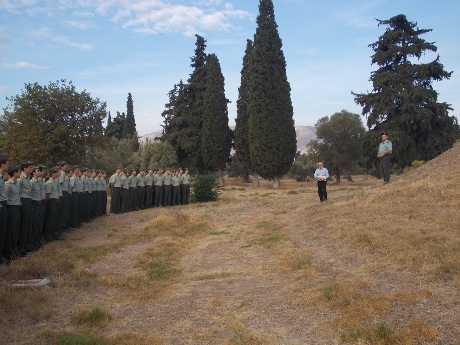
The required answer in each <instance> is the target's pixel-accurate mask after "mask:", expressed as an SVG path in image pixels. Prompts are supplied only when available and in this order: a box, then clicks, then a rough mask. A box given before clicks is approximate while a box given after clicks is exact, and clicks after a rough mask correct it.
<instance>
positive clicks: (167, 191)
mask: <svg viewBox="0 0 460 345" xmlns="http://www.w3.org/2000/svg"><path fill="white" fill-rule="evenodd" d="M163 206H171V185H169V184H168V185H163Z"/></svg>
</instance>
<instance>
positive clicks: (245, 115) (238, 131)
mask: <svg viewBox="0 0 460 345" xmlns="http://www.w3.org/2000/svg"><path fill="white" fill-rule="evenodd" d="M252 48H253V42H252V41H251V40H247V42H246V51H245V53H244V57H243V68H242V69H241V84H240V87H239V88H238V100H237V101H236V119H235V151H236V155H237V157H238V161H239V163H240V164H241V165H242V166H243V168H244V170H245V171H246V173H245V179H246V180H249V173H250V172H251V168H252V164H251V153H250V151H249V124H248V123H249V76H250V74H249V59H250V56H251V52H252Z"/></svg>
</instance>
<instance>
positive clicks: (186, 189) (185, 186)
mask: <svg viewBox="0 0 460 345" xmlns="http://www.w3.org/2000/svg"><path fill="white" fill-rule="evenodd" d="M190 181H191V177H190V174H189V173H188V169H185V172H184V173H183V174H182V192H183V194H182V205H188V204H189V202H190Z"/></svg>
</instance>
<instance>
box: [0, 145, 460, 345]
mask: <svg viewBox="0 0 460 345" xmlns="http://www.w3.org/2000/svg"><path fill="white" fill-rule="evenodd" d="M459 155H460V146H456V147H454V148H453V149H452V150H450V151H448V152H446V153H444V154H443V155H441V156H439V157H437V158H436V159H434V160H433V161H430V162H428V163H426V164H425V165H423V166H421V167H419V168H417V169H415V170H413V171H410V172H409V173H407V174H403V175H400V176H392V180H391V183H390V184H388V185H385V186H384V185H383V182H382V181H381V180H380V181H379V180H376V179H373V178H369V179H367V180H365V179H364V177H363V176H355V177H354V182H348V181H343V182H342V184H341V185H334V184H330V185H329V186H328V189H329V200H328V201H327V202H326V203H320V202H319V199H318V196H317V194H316V186H315V183H314V182H303V183H298V182H295V181H290V180H282V185H281V188H280V189H279V190H273V189H272V188H271V183H270V182H268V181H262V183H261V187H260V188H258V189H254V188H253V187H252V185H249V184H244V183H243V182H241V181H239V180H231V179H228V180H227V181H226V182H227V186H226V187H225V188H224V189H223V191H222V195H221V197H220V200H219V201H217V202H215V203H209V204H192V205H189V206H185V207H183V206H180V207H176V208H162V209H149V210H143V211H138V212H131V213H128V214H124V215H113V216H107V217H104V218H101V219H98V220H96V221H94V222H92V223H90V224H86V225H85V226H84V227H83V228H82V229H79V230H76V231H73V232H69V233H66V234H65V236H64V240H62V241H56V242H53V243H50V244H48V245H47V246H45V247H44V248H42V249H41V250H40V251H38V252H35V253H32V254H29V255H28V256H27V257H25V258H21V259H19V260H17V261H14V262H12V263H11V265H10V266H1V267H0V278H1V281H0V344H96V345H97V344H128V345H129V344H174V345H175V344H229V345H233V344H245V345H253V344H295V345H297V344H326V345H329V344H372V345H375V344H377V345H378V344H443V345H444V344H458V339H460V328H459V327H458V324H459V323H460V303H459V302H458V300H459V299H458V294H459V290H460V250H459V249H460V248H459V238H460V215H459V214H460V212H459V211H458V209H459V206H460V205H459V204H460V202H459V201H460V192H459V188H458V185H459V182H458V181H459V178H460V172H459V171H460V169H459V164H460V159H459V158H460V157H459ZM42 277H49V278H50V279H51V281H52V283H51V286H49V287H47V288H36V289H24V288H23V289H18V288H12V287H11V286H10V285H9V284H8V282H9V281H11V280H13V279H19V278H20V279H32V278H42Z"/></svg>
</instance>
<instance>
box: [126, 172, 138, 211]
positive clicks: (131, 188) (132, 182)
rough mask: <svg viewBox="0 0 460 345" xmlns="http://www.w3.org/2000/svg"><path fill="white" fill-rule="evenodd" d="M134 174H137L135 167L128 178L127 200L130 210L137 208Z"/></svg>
mask: <svg viewBox="0 0 460 345" xmlns="http://www.w3.org/2000/svg"><path fill="white" fill-rule="evenodd" d="M136 175H137V171H136V169H133V171H132V172H131V176H130V178H128V180H129V202H130V205H129V210H130V211H136V210H137V198H136V196H137V178H136Z"/></svg>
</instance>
